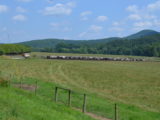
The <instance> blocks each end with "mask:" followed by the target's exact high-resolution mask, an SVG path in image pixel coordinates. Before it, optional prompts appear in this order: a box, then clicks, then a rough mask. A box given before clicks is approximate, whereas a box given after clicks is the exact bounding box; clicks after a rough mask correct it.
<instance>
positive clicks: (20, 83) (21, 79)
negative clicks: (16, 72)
mask: <svg viewBox="0 0 160 120" xmlns="http://www.w3.org/2000/svg"><path fill="white" fill-rule="evenodd" d="M20 88H22V77H21V78H20Z"/></svg>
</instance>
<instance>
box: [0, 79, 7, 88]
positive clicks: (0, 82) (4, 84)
mask: <svg viewBox="0 0 160 120" xmlns="http://www.w3.org/2000/svg"><path fill="white" fill-rule="evenodd" d="M0 86H2V87H8V86H9V81H8V80H6V79H4V78H0Z"/></svg>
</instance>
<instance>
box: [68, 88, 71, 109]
mask: <svg viewBox="0 0 160 120" xmlns="http://www.w3.org/2000/svg"><path fill="white" fill-rule="evenodd" d="M68 106H69V107H70V106H71V90H68Z"/></svg>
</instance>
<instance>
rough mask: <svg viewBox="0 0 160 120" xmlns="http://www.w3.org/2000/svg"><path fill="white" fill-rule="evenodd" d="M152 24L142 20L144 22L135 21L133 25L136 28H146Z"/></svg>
mask: <svg viewBox="0 0 160 120" xmlns="http://www.w3.org/2000/svg"><path fill="white" fill-rule="evenodd" d="M152 26H153V23H152V22H150V21H144V22H136V23H134V27H135V28H136V29H146V28H150V27H152Z"/></svg>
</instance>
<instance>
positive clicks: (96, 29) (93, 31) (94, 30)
mask: <svg viewBox="0 0 160 120" xmlns="http://www.w3.org/2000/svg"><path fill="white" fill-rule="evenodd" d="M102 30H103V27H102V26H98V25H91V26H90V27H89V28H88V30H87V31H85V32H82V33H80V34H79V37H80V38H82V37H83V38H84V37H87V36H92V37H97V35H98V34H99V33H100V32H101V31H102Z"/></svg>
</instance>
